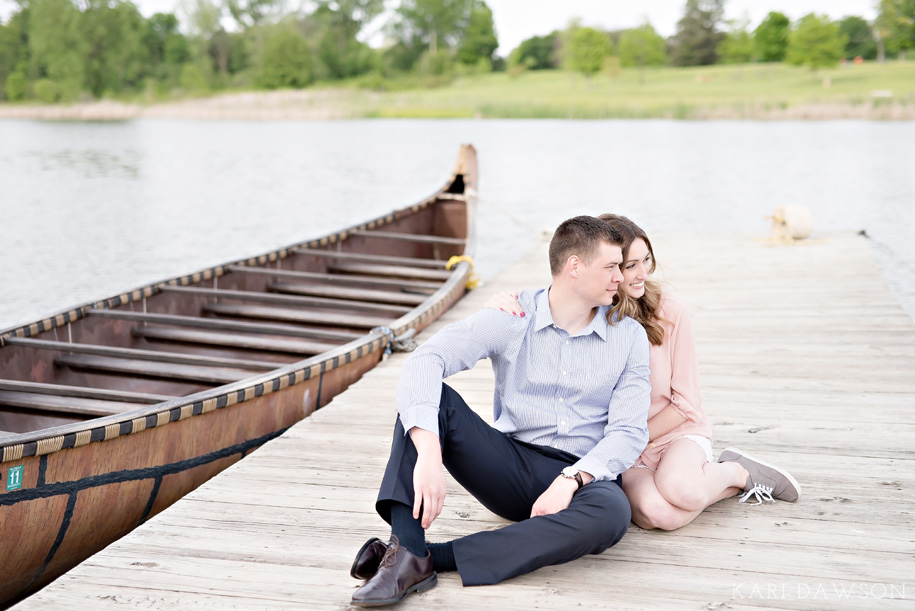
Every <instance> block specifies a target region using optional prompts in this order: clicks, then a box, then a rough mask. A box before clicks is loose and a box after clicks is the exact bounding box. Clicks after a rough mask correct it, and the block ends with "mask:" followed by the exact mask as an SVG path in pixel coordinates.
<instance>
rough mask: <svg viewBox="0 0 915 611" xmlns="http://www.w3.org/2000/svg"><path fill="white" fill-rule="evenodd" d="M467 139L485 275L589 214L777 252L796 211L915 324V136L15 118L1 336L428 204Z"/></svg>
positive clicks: (8, 146) (894, 131)
mask: <svg viewBox="0 0 915 611" xmlns="http://www.w3.org/2000/svg"><path fill="white" fill-rule="evenodd" d="M463 142H471V143H473V144H474V145H475V146H476V147H477V151H478V154H479V161H480V175H481V181H480V196H481V205H480V214H479V225H478V231H479V234H480V238H481V240H480V247H479V248H478V252H477V267H478V269H479V271H480V272H481V274H482V275H483V277H484V278H487V277H491V276H492V275H494V274H495V273H496V272H497V271H498V270H499V269H501V268H502V267H503V266H504V265H507V264H508V263H509V262H511V261H513V260H514V259H516V258H517V257H519V256H520V255H522V254H523V253H525V252H527V251H528V250H529V249H530V248H531V247H532V246H533V245H534V244H535V243H536V241H537V240H538V235H539V233H540V232H542V231H548V230H551V229H552V228H554V227H555V225H557V224H558V223H559V222H560V221H562V220H563V219H565V218H567V217H569V216H573V215H576V214H598V213H601V212H616V213H622V214H626V215H628V216H630V217H631V218H633V219H634V220H636V222H638V223H639V224H641V225H642V226H643V227H644V228H645V229H646V230H647V231H648V233H649V235H650V234H651V232H652V231H664V232H673V231H676V232H740V233H747V234H757V235H759V236H765V235H767V234H768V222H767V221H766V220H764V217H765V216H766V215H769V214H771V213H772V212H773V211H774V210H775V208H777V207H778V206H781V205H785V204H792V205H801V206H806V207H807V208H809V209H811V210H812V212H813V214H814V219H815V231H817V232H824V231H835V230H854V231H858V230H862V229H864V230H866V231H867V233H868V235H870V236H871V238H872V246H873V248H872V250H873V252H874V254H875V256H876V257H877V260H878V264H879V265H880V267H881V269H882V270H883V272H884V275H885V277H886V279H887V281H888V282H889V284H890V285H891V287H892V288H893V290H894V292H895V294H896V295H897V297H898V298H899V299H900V301H901V302H902V303H903V305H904V307H905V308H906V310H907V311H908V312H909V314H910V315H912V316H915V146H913V143H915V123H889V122H854V121H844V122H817V123H813V122H781V123H779V122H676V121H581V122H578V121H484V120H478V121H469V120H468V121H463V120H460V121H457V120H455V121H422V120H404V121H393V120H379V121H340V122H244V121H230V122H194V121H165V120H161V121H160V120H138V121H129V122H122V123H54V122H28V121H0V228H2V231H0V287H2V289H0V329H3V328H6V327H9V326H12V325H14V324H19V323H24V322H30V321H32V320H36V319H38V318H40V317H43V316H45V315H48V314H52V313H54V312H57V311H59V310H61V309H63V308H64V307H66V306H71V305H76V304H78V303H83V302H86V301H89V300H92V299H97V298H101V297H103V296H108V295H111V294H115V293H118V292H121V291H124V290H127V289H131V288H135V287H138V286H141V285H144V284H147V283H150V282H153V281H157V280H162V279H165V278H168V277H171V276H176V275H180V274H184V273H187V272H190V271H194V270H196V269H199V268H203V267H206V266H209V265H214V264H218V263H222V262H224V261H227V260H230V259H238V258H241V257H243V256H247V255H251V254H257V253H260V252H263V251H266V250H271V249H274V248H277V247H280V246H283V245H287V244H291V243H295V242H299V241H302V240H304V239H306V238H311V237H316V236H319V235H322V234H325V233H328V232H330V231H333V230H336V229H338V228H340V227H342V226H346V225H350V224H353V223H356V222H359V221H362V220H364V219H368V218H371V217H374V216H377V215H380V214H382V213H385V212H387V211H389V210H391V209H392V208H395V207H401V206H405V205H409V204H412V203H414V202H415V201H417V200H419V199H421V198H423V197H425V196H427V195H429V194H430V193H431V192H433V191H435V190H436V189H437V188H438V187H439V186H441V184H443V183H444V181H445V179H446V178H447V177H448V175H449V173H450V170H451V168H452V166H453V163H454V160H455V156H456V154H457V149H458V145H459V144H461V143H463ZM658 254H659V258H660V259H661V260H662V261H663V256H664V255H663V253H658ZM715 256H720V254H716V255H715ZM798 264H799V265H803V261H799V263H798ZM709 265H710V273H714V260H713V259H710V261H709ZM722 281H723V282H726V281H727V280H726V279H722ZM853 285H854V278H849V289H850V290H853V289H852V288H851V287H853Z"/></svg>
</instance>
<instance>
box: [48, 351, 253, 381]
mask: <svg viewBox="0 0 915 611" xmlns="http://www.w3.org/2000/svg"><path fill="white" fill-rule="evenodd" d="M55 363H57V364H58V365H63V366H66V367H71V368H73V369H86V370H94V371H101V372H107V373H118V374H122V375H128V376H134V377H144V378H164V379H167V380H185V381H189V382H202V383H204V384H214V385H221V384H229V383H230V382H237V381H238V380H243V379H245V378H248V377H251V376H254V375H257V374H259V373H261V372H260V371H246V370H244V369H229V368H226V367H202V366H198V365H177V364H172V363H157V362H154V361H138V360H133V359H119V358H113V357H107V356H91V355H87V354H70V355H66V356H61V357H58V358H57V359H55Z"/></svg>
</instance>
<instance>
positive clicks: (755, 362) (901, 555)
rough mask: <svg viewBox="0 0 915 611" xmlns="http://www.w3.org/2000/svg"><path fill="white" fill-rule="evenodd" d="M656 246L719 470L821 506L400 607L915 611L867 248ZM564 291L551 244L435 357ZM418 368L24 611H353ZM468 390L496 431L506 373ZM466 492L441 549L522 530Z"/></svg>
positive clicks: (348, 398)
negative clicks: (504, 308) (785, 488)
mask: <svg viewBox="0 0 915 611" xmlns="http://www.w3.org/2000/svg"><path fill="white" fill-rule="evenodd" d="M654 240H655V241H654V245H655V250H656V253H657V255H658V258H659V261H660V263H661V264H662V266H663V270H664V275H665V279H666V280H668V281H669V282H670V283H671V285H672V286H673V287H674V289H675V290H676V292H678V293H679V294H680V296H681V298H682V299H683V300H684V301H685V302H686V304H687V305H688V306H689V308H690V312H691V315H692V318H693V322H694V327H695V334H696V339H697V343H698V352H699V358H700V361H701V370H702V385H703V391H704V405H705V408H706V410H707V411H708V412H709V414H710V417H711V421H712V425H713V430H714V433H715V449H716V454H717V452H719V451H721V450H722V449H724V448H725V447H727V446H736V447H739V448H741V449H744V450H746V451H749V452H751V453H754V454H757V455H759V456H765V457H766V458H768V459H770V460H771V461H773V462H776V463H777V464H780V465H782V466H784V467H786V468H788V469H789V470H790V471H791V472H792V473H793V474H794V475H795V477H796V478H797V479H798V480H799V481H800V482H801V484H802V486H803V488H804V497H803V499H802V500H801V501H800V502H799V503H796V504H789V503H783V502H778V503H775V504H769V505H760V506H748V505H741V504H738V503H737V501H736V499H727V500H725V501H722V502H720V503H718V504H716V505H714V506H713V507H711V508H710V509H708V510H706V511H705V512H704V513H703V514H702V515H700V516H699V517H698V518H697V519H696V520H695V522H694V523H692V524H690V525H689V526H687V527H685V528H683V529H680V530H678V531H675V532H670V533H664V532H658V531H643V530H641V529H639V528H638V527H636V526H631V527H630V530H629V533H628V534H627V536H626V537H625V538H624V539H623V541H622V542H621V543H620V544H618V545H617V546H615V547H613V548H611V549H610V550H608V551H606V552H604V553H603V554H601V555H599V556H588V557H585V558H582V559H580V560H578V561H575V562H572V563H569V564H566V565H563V566H558V567H548V568H545V569H541V570H539V571H536V572H534V573H532V574H529V575H526V576H522V577H519V578H516V579H512V580H509V581H507V582H505V583H502V584H499V585H495V586H486V587H475V588H463V587H461V585H460V580H459V579H458V577H457V575H456V574H453V573H449V574H445V575H441V576H440V579H439V585H438V586H437V587H435V588H433V589H432V590H430V591H429V592H427V593H424V594H421V595H413V596H411V597H409V598H408V599H407V601H406V602H404V603H402V604H401V605H400V606H399V607H397V608H400V609H426V608H435V609H437V610H439V611H445V610H450V609H454V610H461V611H463V610H466V609H500V610H504V609H534V608H536V609H556V610H563V611H565V610H568V609H576V608H577V609H618V608H626V609H648V608H650V609H696V610H710V611H712V610H716V609H759V608H778V609H872V608H875V607H879V608H886V609H915V324H913V321H912V320H911V319H910V318H909V317H908V316H907V315H906V314H905V313H904V312H903V311H902V309H901V308H900V306H899V305H898V304H897V303H896V301H895V299H894V298H893V296H892V295H891V294H890V292H889V290H888V289H887V288H886V286H885V284H884V282H883V280H882V278H881V275H880V272H879V270H878V269H877V267H876V265H875V264H874V262H873V259H872V257H871V255H870V253H869V251H868V247H867V243H866V241H865V239H864V238H861V237H858V236H856V235H852V234H835V235H828V236H824V237H822V238H821V239H818V240H815V241H810V242H807V243H801V244H798V245H795V246H772V245H768V244H765V243H763V242H762V241H761V240H757V239H755V238H754V237H752V236H721V235H702V236H697V235H690V236H681V235H658V236H654ZM548 282H549V276H548V270H547V263H546V247H545V246H541V247H538V249H536V250H535V251H534V252H532V253H531V254H530V255H529V256H527V257H524V258H523V260H522V261H520V262H518V263H516V264H514V265H512V266H511V267H510V268H508V269H506V270H505V271H504V272H503V273H502V274H501V275H500V276H499V277H498V278H496V279H494V280H493V281H491V282H490V283H488V284H487V285H486V286H484V287H482V288H481V289H478V290H477V291H475V292H473V293H472V294H470V295H469V296H468V297H466V298H465V299H464V300H462V301H461V302H460V303H459V304H458V305H457V306H456V308H455V309H453V310H452V311H451V312H449V313H448V314H447V315H446V317H445V319H443V321H442V322H441V323H439V324H437V325H435V326H434V327H432V328H431V329H430V330H428V331H426V332H425V333H424V334H423V337H428V336H429V335H430V333H431V332H433V331H434V330H435V329H437V328H440V326H441V324H444V323H445V322H450V321H454V320H457V319H460V318H463V317H465V316H467V315H469V314H471V313H473V312H474V311H476V310H477V309H478V308H479V307H481V305H482V303H483V302H484V301H485V300H486V299H487V297H488V296H489V295H490V294H491V293H493V292H496V291H499V290H504V289H508V288H526V287H536V286H542V285H544V284H546V283H548ZM420 339H422V338H420ZM403 359H404V355H402V354H396V355H394V356H393V357H392V358H391V359H389V360H388V361H387V362H386V363H383V364H382V365H381V366H380V367H378V368H377V369H375V370H373V371H371V372H370V373H369V374H368V375H366V376H365V377H364V378H363V379H362V380H361V381H359V382H358V383H356V384H355V385H353V386H352V387H351V388H350V389H349V390H347V391H346V392H345V393H343V394H342V395H340V396H338V397H337V398H335V399H334V401H333V402H332V403H331V404H330V405H328V406H327V407H325V408H324V409H322V410H320V411H319V412H317V413H315V414H314V415H312V416H311V417H309V418H307V419H306V420H304V421H302V422H300V423H299V424H297V425H295V426H293V427H292V429H290V430H289V431H288V432H287V433H286V434H284V435H283V436H281V437H279V438H277V439H275V440H274V441H271V442H269V443H268V444H267V445H266V446H264V447H263V448H261V449H259V450H258V451H257V452H255V453H253V454H252V455H251V456H249V457H248V458H246V459H245V460H243V461H241V462H240V463H238V464H236V465H234V466H233V467H231V468H229V469H227V470H226V471H224V472H223V473H221V474H220V475H218V476H217V477H215V478H214V479H212V480H210V481H209V482H207V483H206V484H204V485H203V486H201V487H200V488H199V489H197V490H196V491H195V492H193V493H191V494H190V495H188V496H187V497H186V498H184V499H183V500H181V501H179V502H178V503H177V504H175V505H174V506H172V507H170V508H169V509H167V510H166V511H164V512H163V513H162V514H160V515H159V516H157V517H156V518H154V519H152V520H150V521H149V522H148V523H146V524H144V525H143V526H142V527H140V528H138V529H137V530H135V531H134V532H133V533H131V534H130V535H128V536H126V537H124V538H123V539H122V540H120V541H118V542H117V543H115V544H113V545H111V546H110V547H108V548H107V549H105V550H104V551H102V552H100V553H99V554H97V555H95V556H94V557H92V558H91V559H89V560H87V561H86V562H84V563H83V564H82V565H80V566H78V567H77V568H75V569H73V570H72V571H70V572H69V573H68V574H66V575H65V576H63V577H61V578H60V579H58V580H57V581H56V582H54V583H53V584H51V585H50V586H48V587H47V588H45V589H44V590H42V591H41V592H39V593H37V594H35V595H34V596H32V597H31V598H29V599H27V600H25V601H23V602H22V603H20V604H19V605H18V606H17V607H16V608H17V609H46V608H56V609H115V608H123V607H125V606H128V607H134V608H153V609H183V608H187V609H198V608H204V607H216V608H233V609H235V608H237V609H251V608H283V609H346V608H347V607H349V601H350V597H351V596H352V593H353V591H354V590H355V589H356V588H357V587H358V585H359V583H358V582H356V581H355V580H353V579H352V578H351V577H350V576H349V574H348V571H349V566H350V563H351V562H352V558H353V555H354V554H355V552H356V550H357V549H358V548H359V546H360V545H361V544H362V543H363V542H364V541H365V540H366V539H367V538H368V537H370V536H379V537H386V536H387V534H388V533H389V530H388V529H387V528H386V525H385V524H384V522H382V520H381V519H380V518H378V517H377V516H376V515H375V513H374V510H373V506H374V498H375V494H376V489H377V486H378V484H379V483H380V480H381V475H382V471H383V467H384V464H385V461H386V458H387V453H388V449H389V446H390V439H391V430H392V425H393V422H394V418H395V414H396V412H395V408H394V400H393V397H394V389H395V385H396V382H397V378H398V375H399V371H400V366H401V363H402V362H403ZM450 383H451V384H452V385H453V386H455V387H456V388H457V389H458V390H459V391H460V392H461V393H462V394H463V395H464V397H465V398H466V399H467V400H468V402H469V403H470V404H471V405H472V406H474V408H475V409H478V410H479V411H480V412H481V413H483V414H486V415H487V416H489V415H490V411H491V410H490V407H491V398H492V385H493V378H492V374H491V372H490V370H489V366H488V364H486V363H483V364H481V365H480V366H478V367H476V368H475V369H473V370H472V371H469V372H465V373H463V374H460V375H458V376H455V377H454V378H452V379H451V381H450ZM449 483H450V486H449V496H448V499H447V500H446V503H445V510H444V512H443V513H442V516H441V517H440V518H439V519H438V520H437V521H436V523H435V524H434V526H433V527H432V529H430V531H429V533H428V537H429V539H430V540H433V541H442V540H446V539H449V538H454V537H458V536H462V535H464V534H468V533H471V532H474V531H477V530H481V529H492V528H498V527H500V526H501V525H503V524H505V522H504V521H503V520H501V519H500V518H497V517H495V516H494V515H492V514H490V513H489V512H488V511H486V510H485V509H483V508H482V507H481V506H479V505H478V504H477V503H476V502H475V501H474V500H473V499H472V498H471V497H470V496H469V495H467V494H466V493H465V492H463V490H462V489H461V488H460V487H459V486H458V485H457V484H456V483H455V482H453V481H451V482H449Z"/></svg>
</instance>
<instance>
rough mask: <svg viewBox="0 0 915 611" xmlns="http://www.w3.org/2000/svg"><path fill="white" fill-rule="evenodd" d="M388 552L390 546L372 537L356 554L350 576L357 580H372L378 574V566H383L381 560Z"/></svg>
mask: <svg viewBox="0 0 915 611" xmlns="http://www.w3.org/2000/svg"><path fill="white" fill-rule="evenodd" d="M386 551H388V544H387V543H385V542H384V541H382V540H381V539H379V538H378V537H372V538H371V539H369V540H368V541H366V542H365V545H363V546H362V549H360V550H359V551H358V552H357V553H356V559H355V560H353V566H352V568H350V570H349V574H350V575H351V576H352V577H355V578H356V579H371V578H372V577H374V576H375V573H377V572H378V565H379V564H381V558H382V557H383V556H384V553H385V552H386Z"/></svg>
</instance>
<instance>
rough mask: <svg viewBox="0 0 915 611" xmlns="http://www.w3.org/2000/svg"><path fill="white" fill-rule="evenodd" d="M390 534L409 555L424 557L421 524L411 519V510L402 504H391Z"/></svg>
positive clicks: (423, 536)
mask: <svg viewBox="0 0 915 611" xmlns="http://www.w3.org/2000/svg"><path fill="white" fill-rule="evenodd" d="M391 534H392V535H395V536H396V537H397V539H398V540H399V541H400V544H401V545H402V546H403V547H405V548H407V549H408V550H410V552H411V553H413V554H415V555H417V556H419V557H420V558H424V557H425V556H426V533H425V531H424V530H423V526H422V523H420V521H419V520H417V519H416V518H414V517H413V508H412V507H408V506H406V505H404V504H403V503H397V502H392V503H391Z"/></svg>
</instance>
